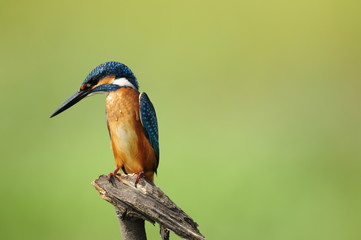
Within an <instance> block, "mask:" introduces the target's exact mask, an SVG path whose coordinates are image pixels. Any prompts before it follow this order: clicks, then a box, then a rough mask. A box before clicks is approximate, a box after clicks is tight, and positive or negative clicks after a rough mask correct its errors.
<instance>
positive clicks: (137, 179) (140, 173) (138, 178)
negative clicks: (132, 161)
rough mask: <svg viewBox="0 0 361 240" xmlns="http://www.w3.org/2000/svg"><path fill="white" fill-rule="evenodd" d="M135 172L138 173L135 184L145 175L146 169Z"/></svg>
mask: <svg viewBox="0 0 361 240" xmlns="http://www.w3.org/2000/svg"><path fill="white" fill-rule="evenodd" d="M135 174H136V175H138V176H137V178H136V179H135V185H137V184H138V182H139V180H140V179H141V178H142V177H144V171H141V172H137V173H135Z"/></svg>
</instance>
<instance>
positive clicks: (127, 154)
mask: <svg viewBox="0 0 361 240" xmlns="http://www.w3.org/2000/svg"><path fill="white" fill-rule="evenodd" d="M106 111H107V121H108V129H109V133H110V139H111V144H112V148H113V153H114V158H115V162H116V166H117V168H120V169H123V170H125V171H126V172H127V173H137V172H141V171H144V175H145V177H147V178H148V179H149V180H151V181H153V175H154V171H155V169H156V157H155V154H154V151H153V148H152V146H151V145H150V143H149V140H148V139H147V137H146V136H145V134H144V130H143V126H142V124H141V122H140V116H139V94H138V93H137V92H136V91H135V90H134V89H131V88H119V89H118V90H116V91H113V92H110V93H109V94H108V96H107V98H106Z"/></svg>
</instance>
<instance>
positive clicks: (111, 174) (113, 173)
mask: <svg viewBox="0 0 361 240" xmlns="http://www.w3.org/2000/svg"><path fill="white" fill-rule="evenodd" d="M118 171H119V168H118V167H117V168H116V169H115V170H114V172H111V173H109V174H108V177H109V178H111V177H113V176H115V175H117V173H118Z"/></svg>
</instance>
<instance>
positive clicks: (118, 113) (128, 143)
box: [50, 61, 159, 183]
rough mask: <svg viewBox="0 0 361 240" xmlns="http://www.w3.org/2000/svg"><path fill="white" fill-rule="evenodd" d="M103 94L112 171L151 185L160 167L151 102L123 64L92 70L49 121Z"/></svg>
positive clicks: (103, 66) (103, 64)
mask: <svg viewBox="0 0 361 240" xmlns="http://www.w3.org/2000/svg"><path fill="white" fill-rule="evenodd" d="M98 93H103V94H106V100H105V102H106V104H105V105H106V121H107V127H108V132H109V136H110V142H111V146H112V149H113V154H114V159H115V166H116V167H115V170H114V171H113V172H111V173H110V174H109V177H112V176H114V175H116V174H117V173H118V172H119V171H120V170H122V171H123V172H124V173H125V174H131V173H135V174H137V175H138V176H137V178H136V183H138V181H139V180H140V178H141V177H145V178H147V179H148V180H150V181H151V182H153V181H154V173H157V168H158V165H159V136H158V135H159V134H158V121H157V116H156V112H155V109H154V106H153V104H152V102H151V101H150V99H149V97H148V95H147V94H146V93H145V92H139V84H138V80H137V78H136V77H135V75H134V74H133V72H132V70H130V68H129V67H127V66H126V65H124V64H122V63H120V62H116V61H110V62H105V63H102V64H100V65H99V66H97V67H96V68H94V69H93V70H92V71H91V72H90V73H89V74H88V75H87V76H86V78H85V79H84V81H83V83H82V84H81V86H80V88H79V90H78V91H77V92H76V93H75V94H73V95H72V96H71V97H70V98H69V99H68V100H66V101H65V102H64V103H63V104H62V105H61V106H60V107H59V108H58V109H56V110H55V112H54V113H53V114H52V115H51V116H50V118H52V117H55V116H56V115H58V114H60V113H61V112H63V111H65V110H67V109H68V108H70V107H72V106H73V105H74V104H76V103H78V102H79V101H81V100H82V99H84V98H86V97H89V96H91V95H94V94H98Z"/></svg>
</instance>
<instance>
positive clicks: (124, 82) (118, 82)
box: [112, 78, 136, 89]
mask: <svg viewBox="0 0 361 240" xmlns="http://www.w3.org/2000/svg"><path fill="white" fill-rule="evenodd" d="M112 84H115V85H118V86H120V87H131V88H133V89H136V88H135V87H134V85H133V84H132V83H131V82H129V80H128V79H126V78H117V79H114V81H113V82H112Z"/></svg>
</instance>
